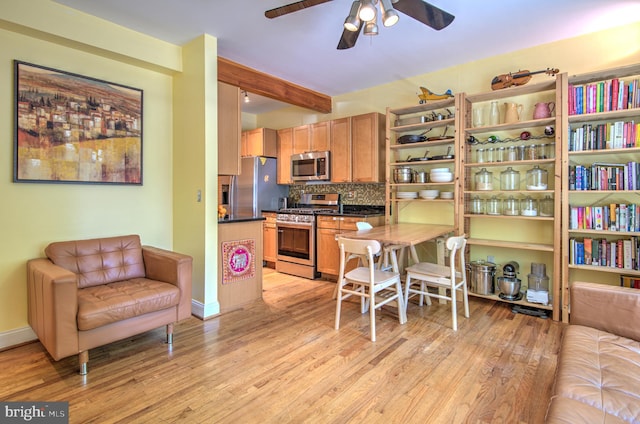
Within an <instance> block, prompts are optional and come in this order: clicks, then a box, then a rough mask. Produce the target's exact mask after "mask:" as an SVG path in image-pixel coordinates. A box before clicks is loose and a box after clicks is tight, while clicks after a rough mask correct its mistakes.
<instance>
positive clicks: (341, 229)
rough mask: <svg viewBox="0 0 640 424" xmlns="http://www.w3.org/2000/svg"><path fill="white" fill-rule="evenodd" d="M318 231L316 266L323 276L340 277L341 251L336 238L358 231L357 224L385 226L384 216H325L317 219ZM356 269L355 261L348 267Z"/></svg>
mask: <svg viewBox="0 0 640 424" xmlns="http://www.w3.org/2000/svg"><path fill="white" fill-rule="evenodd" d="M317 219H318V220H317V230H316V245H317V248H316V252H317V255H316V256H317V259H316V264H317V267H318V271H319V272H321V273H323V274H331V275H338V273H339V272H340V249H339V248H338V243H337V242H336V236H337V235H338V234H341V233H345V232H351V231H356V230H357V228H356V222H361V221H364V222H368V223H369V224H371V225H373V226H374V227H377V226H380V225H383V224H384V216H370V217H353V216H325V215H319V216H318V217H317ZM349 266H350V267H351V268H353V267H355V266H356V264H355V261H353V263H352V264H348V267H349Z"/></svg>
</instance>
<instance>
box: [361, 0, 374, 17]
mask: <svg viewBox="0 0 640 424" xmlns="http://www.w3.org/2000/svg"><path fill="white" fill-rule="evenodd" d="M375 1H376V0H360V11H359V12H358V17H359V18H360V20H361V21H364V22H369V21H372V20H373V19H375V18H376V5H375Z"/></svg>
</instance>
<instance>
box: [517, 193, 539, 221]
mask: <svg viewBox="0 0 640 424" xmlns="http://www.w3.org/2000/svg"><path fill="white" fill-rule="evenodd" d="M520 214H521V215H522V216H538V201H537V200H536V199H533V198H532V197H531V196H527V197H525V198H524V199H522V202H520Z"/></svg>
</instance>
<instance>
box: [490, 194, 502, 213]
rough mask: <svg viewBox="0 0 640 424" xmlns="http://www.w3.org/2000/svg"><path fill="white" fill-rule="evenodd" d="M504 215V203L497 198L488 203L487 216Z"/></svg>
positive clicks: (493, 197) (494, 197)
mask: <svg viewBox="0 0 640 424" xmlns="http://www.w3.org/2000/svg"><path fill="white" fill-rule="evenodd" d="M501 213H502V201H501V200H500V199H498V198H497V197H496V196H492V197H491V199H489V200H488V201H487V215H500V214H501Z"/></svg>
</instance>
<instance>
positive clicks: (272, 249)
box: [262, 212, 278, 263]
mask: <svg viewBox="0 0 640 424" xmlns="http://www.w3.org/2000/svg"><path fill="white" fill-rule="evenodd" d="M262 216H263V217H264V218H265V221H263V223H262V230H263V237H262V238H263V240H264V241H263V255H262V260H263V261H265V262H273V263H275V261H276V256H277V254H278V251H277V243H278V233H277V230H276V213H275V212H263V213H262Z"/></svg>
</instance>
